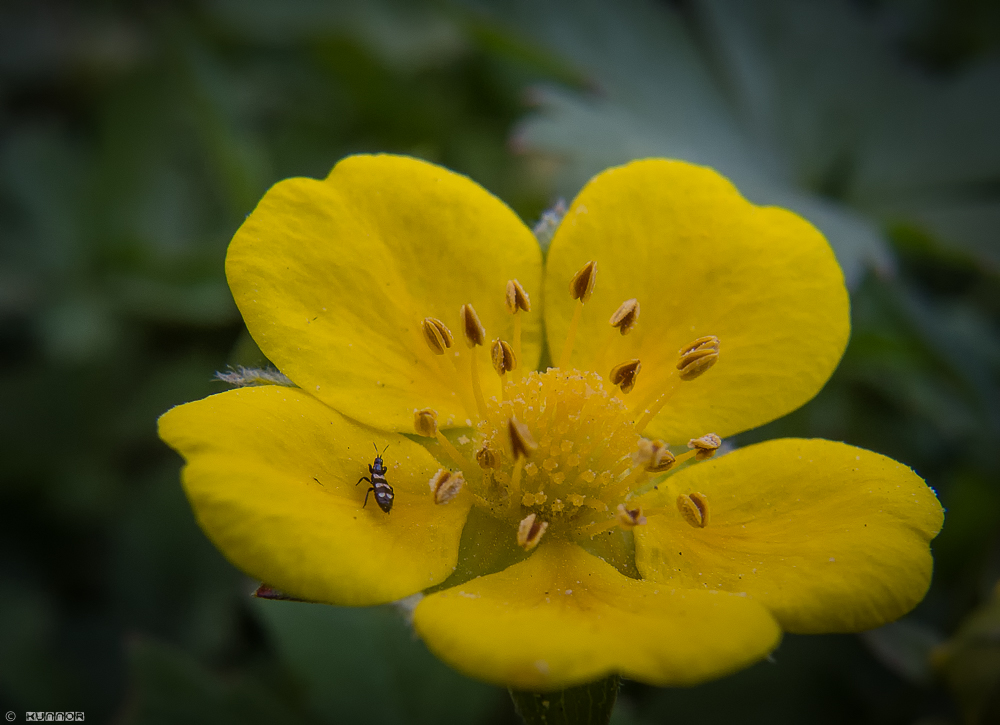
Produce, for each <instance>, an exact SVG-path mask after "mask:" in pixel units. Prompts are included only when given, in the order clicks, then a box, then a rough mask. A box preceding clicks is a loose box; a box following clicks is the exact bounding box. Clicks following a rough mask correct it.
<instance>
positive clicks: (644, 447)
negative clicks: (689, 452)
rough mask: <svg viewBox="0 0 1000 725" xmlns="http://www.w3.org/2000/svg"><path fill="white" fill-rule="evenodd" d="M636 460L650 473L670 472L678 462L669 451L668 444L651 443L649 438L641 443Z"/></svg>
mask: <svg viewBox="0 0 1000 725" xmlns="http://www.w3.org/2000/svg"><path fill="white" fill-rule="evenodd" d="M635 458H636V463H638V464H641V465H642V466H643V467H644V468H645V469H646V470H647V471H649V472H650V473H663V472H664V471H668V470H670V468H671V467H672V466H673V465H674V461H676V460H677V459H676V458H675V457H674V454H673V453H671V452H670V451H669V450H668V449H667V444H666V443H664V442H663V441H661V440H655V441H651V440H649V439H648V438H643V439H642V440H640V441H639V452H638V454H637V455H636V456H635Z"/></svg>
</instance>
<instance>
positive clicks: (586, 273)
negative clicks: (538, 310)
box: [559, 260, 597, 370]
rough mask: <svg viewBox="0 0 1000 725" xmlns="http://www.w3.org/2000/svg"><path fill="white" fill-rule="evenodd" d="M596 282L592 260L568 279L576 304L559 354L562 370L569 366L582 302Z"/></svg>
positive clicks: (586, 298)
mask: <svg viewBox="0 0 1000 725" xmlns="http://www.w3.org/2000/svg"><path fill="white" fill-rule="evenodd" d="M596 282H597V262H595V261H593V260H591V261H589V262H587V263H586V264H585V265H584V266H583V269H581V270H580V271H579V272H577V273H576V274H575V275H573V279H572V280H570V283H569V293H570V296H571V297H572V298H573V299H574V300H576V305H575V306H574V308H573V318H572V319H571V320H570V321H569V332H568V333H567V335H566V342H564V343H563V349H562V353H561V354H560V355H559V367H560V368H561V369H563V370H565V369H566V368H568V367H569V359H570V357H571V356H572V355H573V342H574V341H575V340H576V328H577V327H579V326H580V315H581V314H582V313H583V304H584V302H586V301H587V300H589V299H590V295H592V294H593V293H594V284H595V283H596Z"/></svg>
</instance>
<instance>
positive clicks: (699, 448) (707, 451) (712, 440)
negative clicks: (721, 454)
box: [688, 433, 722, 461]
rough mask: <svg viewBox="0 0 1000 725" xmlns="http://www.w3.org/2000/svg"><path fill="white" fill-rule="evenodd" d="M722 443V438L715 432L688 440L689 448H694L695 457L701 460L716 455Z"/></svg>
mask: <svg viewBox="0 0 1000 725" xmlns="http://www.w3.org/2000/svg"><path fill="white" fill-rule="evenodd" d="M721 445H722V439H721V438H719V436H717V435H715V433H706V434H705V435H703V436H702V437H701V438H692V439H691V440H689V441H688V448H693V449H694V457H695V459H697V460H699V461H704V460H707V459H709V458H711V457H712V456H714V455H715V452H716V451H717V450H719V446H721Z"/></svg>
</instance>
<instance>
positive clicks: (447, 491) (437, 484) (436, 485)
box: [429, 468, 465, 504]
mask: <svg viewBox="0 0 1000 725" xmlns="http://www.w3.org/2000/svg"><path fill="white" fill-rule="evenodd" d="M429 484H430V487H431V493H432V494H433V495H434V503H436V504H443V503H448V502H449V501H451V500H452V499H453V498H455V497H456V496H457V495H458V492H459V491H461V490H462V486H464V485H465V476H463V475H462V472H461V471H454V472H452V471H449V470H447V469H444V468H442V469H440V470H438V472H437V473H435V474H434V476H433V477H432V478H431V480H430V482H429Z"/></svg>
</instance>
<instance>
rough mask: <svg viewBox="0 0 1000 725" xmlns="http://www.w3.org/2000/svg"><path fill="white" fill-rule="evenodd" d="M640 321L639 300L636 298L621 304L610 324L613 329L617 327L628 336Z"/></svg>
mask: <svg viewBox="0 0 1000 725" xmlns="http://www.w3.org/2000/svg"><path fill="white" fill-rule="evenodd" d="M638 321H639V300H637V299H635V298H634V297H633V298H632V299H630V300H625V301H624V302H622V303H621V305H620V306H619V307H618V309H617V310H615V314H613V315H611V319H610V320H608V322H610V323H611V326H612V327H617V328H618V332H620V333H621V334H622V335H627V334H629V333H630V332H632V328H633V327H635V323H636V322H638Z"/></svg>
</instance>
